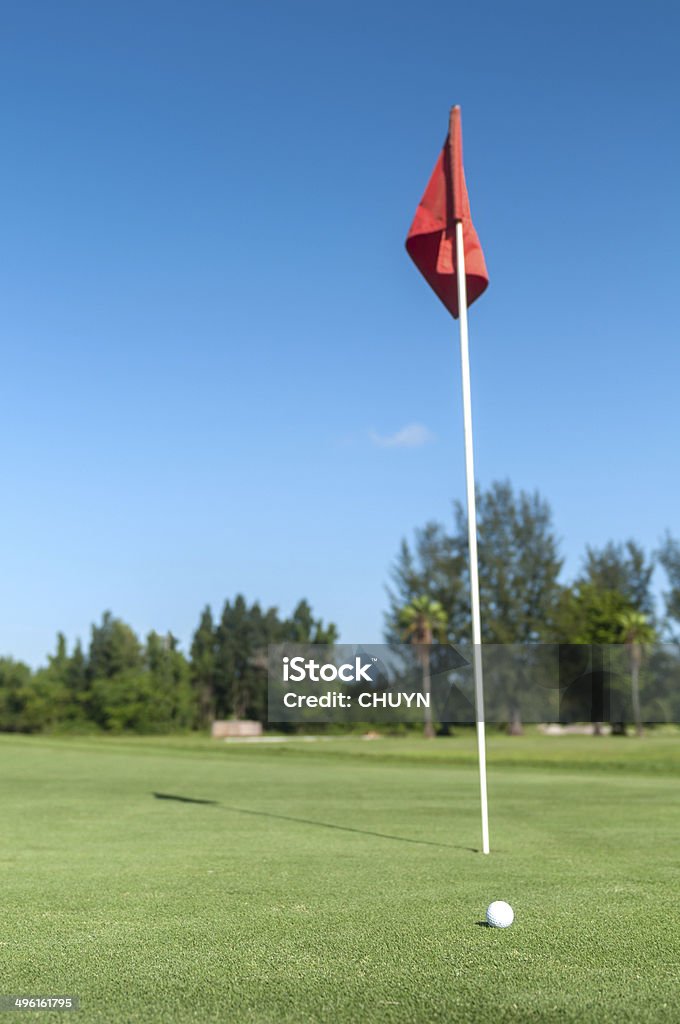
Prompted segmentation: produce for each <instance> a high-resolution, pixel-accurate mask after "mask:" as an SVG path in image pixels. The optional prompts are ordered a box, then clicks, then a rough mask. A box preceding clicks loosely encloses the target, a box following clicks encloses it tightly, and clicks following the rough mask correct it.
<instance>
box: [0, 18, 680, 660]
mask: <svg viewBox="0 0 680 1024" xmlns="http://www.w3.org/2000/svg"><path fill="white" fill-rule="evenodd" d="M0 20H1V26H0V28H1V31H0V49H1V53H0V93H1V95H2V104H1V117H2V122H1V124H2V160H1V161H0V182H1V185H2V200H3V203H2V205H3V210H2V242H1V245H0V253H1V257H0V258H1V260H2V267H1V281H2V285H1V292H2V298H1V303H0V329H1V338H2V342H1V353H2V377H1V379H2V391H1V395H2V400H1V402H0V439H1V440H0V444H1V451H2V454H1V462H0V468H1V479H2V501H1V503H0V653H7V654H12V655H14V656H16V657H20V658H23V659H26V660H28V661H29V662H31V663H33V664H36V663H38V662H40V661H42V659H43V657H44V655H45V653H46V652H47V650H48V649H52V647H53V643H54V636H55V634H56V631H57V630H58V629H62V630H64V631H65V632H66V634H67V636H68V637H69V639H70V640H73V639H74V638H75V637H76V636H81V637H82V638H83V639H84V640H86V639H87V637H88V633H89V625H90V623H91V621H92V620H93V619H95V618H98V617H99V615H100V614H101V612H102V611H103V610H104V609H106V608H110V609H112V610H113V612H114V613H115V614H117V615H120V616H122V617H123V618H125V619H127V620H128V621H129V622H131V624H132V625H133V626H134V627H135V628H136V629H137V630H139V631H140V632H142V633H143V632H145V631H147V630H148V629H150V628H156V629H158V630H166V629H172V630H173V632H175V633H176V634H177V635H178V636H179V637H180V638H181V640H182V641H183V643H185V644H186V643H187V642H188V641H189V639H190V635H191V631H192V629H193V628H194V626H195V624H196V622H197V619H198V615H199V612H200V609H201V608H202V606H203V605H205V604H206V602H211V603H212V604H213V606H214V608H215V609H216V610H217V611H219V609H220V607H221V604H222V602H223V600H224V599H225V598H226V597H231V596H233V595H234V594H236V593H237V592H238V591H242V592H243V593H244V594H245V595H246V596H247V597H248V598H249V599H255V598H259V599H260V600H261V601H262V602H263V603H264V604H266V605H270V604H275V605H278V606H279V607H280V608H281V609H282V611H283V612H288V611H290V610H291V609H292V607H293V605H294V603H295V602H296V601H297V599H298V598H299V597H301V596H306V597H308V598H309V600H310V601H311V602H312V604H313V606H314V608H315V610H316V611H317V612H318V613H320V614H322V615H323V616H324V618H326V619H328V618H332V619H334V620H335V621H337V622H338V623H339V625H340V628H341V634H342V638H343V640H345V641H346V642H348V643H353V642H372V641H375V640H378V639H379V638H380V634H381V628H382V611H383V609H384V605H385V600H384V589H383V588H384V584H385V582H386V578H387V574H388V568H389V565H390V563H391V561H392V559H393V557H394V555H395V552H396V550H397V547H398V544H399V541H400V539H401V537H402V536H404V535H410V534H411V533H412V530H413V528H414V527H416V526H418V525H421V524H423V523H424V522H425V521H427V520H428V519H431V518H436V519H439V520H442V521H448V522H450V521H451V511H450V509H451V501H452V499H454V498H457V497H462V496H463V493H464V491H463V483H464V466H463V441H462V419H461V415H462V414H461V407H460V381H459V368H458V355H457V348H456V346H457V341H456V333H455V325H454V322H453V321H452V320H451V319H450V318H449V317H448V316H447V314H446V313H445V311H444V310H443V308H442V307H440V305H439V303H438V302H437V300H436V299H435V298H434V296H433V295H432V294H431V293H430V292H429V290H428V288H427V286H426V285H425V283H424V282H423V281H422V279H421V278H420V276H419V275H418V273H417V272H416V271H415V269H414V268H413V267H412V265H411V264H410V261H409V260H408V258H407V257H406V255H405V252H404V248H403V243H404V237H405V234H406V231H407V229H408V226H409V223H410V220H411V218H412V215H413V212H414V209H415V206H416V203H417V201H418V199H419V197H420V195H421V192H422V190H423V188H424V185H425V183H426V180H427V177H428V175H429V173H430V170H431V167H432V165H433V163H434V160H435V158H436V155H437V152H438V150H439V148H440V146H441V143H442V141H443V138H444V135H445V133H446V127H447V117H448V110H449V106H450V105H451V104H452V103H454V102H457V103H460V104H461V105H462V108H463V126H464V138H465V159H466V171H467V178H468V185H469V190H470V196H471V202H472V210H473V214H474V218H475V223H476V227H477V230H478V232H479V235H480V237H481V239H482V243H483V246H484V249H485V252H486V257H487V263H488V266H489V270H490V274H491V285H490V287H489V290H488V292H487V293H486V295H485V296H484V297H483V298H482V299H481V300H480V301H479V302H478V303H477V305H476V306H475V307H474V308H473V311H472V313H471V327H470V329H471V344H472V375H473V401H474V409H473V411H474V417H475V429H476V446H477V452H476V455H477V470H478V479H479V482H480V483H481V485H482V486H486V485H488V484H489V483H490V482H491V481H492V480H494V479H498V478H505V477H509V478H510V479H511V480H512V481H513V483H514V484H515V485H516V486H517V487H523V488H529V489H533V488H538V489H539V490H540V491H541V493H542V494H543V495H544V496H545V497H546V498H548V499H549V500H550V502H551V504H552V506H553V509H554V515H555V522H556V527H557V530H558V533H559V534H560V536H561V538H562V545H563V552H564V555H565V556H566V559H567V563H566V573H567V575H568V574H571V573H573V572H574V571H575V570H576V569H577V568H578V565H579V560H580V558H581V555H582V553H583V550H584V547H585V544H586V543H587V542H590V543H593V544H601V543H603V542H605V541H606V540H608V539H609V538H613V539H625V538H627V537H628V536H631V535H632V536H634V537H636V538H638V539H639V540H640V541H641V542H642V543H643V544H645V545H646V546H647V547H653V546H654V545H655V544H656V543H657V541H658V540H659V538H660V536H661V535H662V533H663V532H664V530H665V529H666V528H670V529H671V530H672V531H673V532H675V533H676V534H678V533H680V522H678V508H679V507H680V478H679V476H678V472H677V463H678V455H677V450H678V438H679V437H680V403H678V381H679V380H680V347H679V345H678V341H679V338H678V334H679V331H678V280H679V278H680V256H679V249H678V242H677V239H678V237H679V235H680V230H679V229H680V223H679V220H680V200H679V199H678V194H679V190H678V184H677V181H678V165H679V155H680V136H679V135H678V123H679V115H680V111H679V109H678V107H679V105H680V65H679V64H678V61H677V39H678V33H679V31H680V9H679V8H678V6H677V4H674V3H671V2H667V3H656V2H653V0H647V2H646V3H644V4H641V3H635V4H632V3H598V2H592V0H591V2H589V3H578V2H577V3H571V4H562V5H559V6H558V5H555V4H546V3H545V2H541V3H532V4H522V3H520V4H512V5H508V4H506V3H501V2H498V0H496V2H493V3H491V4H484V5H471V4H456V3H452V2H451V0H447V2H440V0H436V2H430V3H428V4H425V5H423V4H415V3H399V2H389V3H384V2H370V0H368V2H362V3H357V2H348V0H342V2H336V0H324V2H323V3H318V2H311V0H309V2H297V0H285V2H282V0H276V2H275V0H268V2H247V3H246V2H232V3H224V2H211V0H203V2H201V3H198V4H193V3H189V2H188V0H187V2H182V3H177V2H167V0H163V2H160V0H158V2H149V0H141V2H140V0H135V2H134V3H131V2H121V0H119V2H116V3H115V4H114V3H97V4H92V3H89V2H71V0H63V2H60V3H58V4H55V3H51V2H48V0H41V2H36V0H6V2H5V3H3V5H2V12H1V19H0ZM406 428H411V429H406ZM428 438H429V439H428ZM390 439H392V441H394V443H392V444H389V443H386V442H387V441H389V440H390ZM404 440H406V441H408V440H411V441H420V442H422V443H420V444H414V445H412V446H408V445H404V444H403V443H398V442H400V441H401V442H403V441H404ZM660 584H661V585H662V581H660Z"/></svg>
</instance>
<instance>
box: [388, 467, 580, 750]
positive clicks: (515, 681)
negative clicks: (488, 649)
mask: <svg viewBox="0 0 680 1024" xmlns="http://www.w3.org/2000/svg"><path fill="white" fill-rule="evenodd" d="M477 509H478V516H477V530H478V548H479V578H480V605H481V625H482V642H483V643H484V644H487V645H488V644H527V643H536V642H541V641H542V642H550V641H554V640H555V639H556V636H557V632H558V616H559V610H560V597H561V593H562V587H561V585H560V582H559V575H560V571H561V568H562V559H561V558H560V555H559V545H558V542H557V538H556V536H555V534H554V530H553V525H552V513H551V510H550V506H549V505H548V503H547V502H546V501H545V500H544V499H543V498H541V496H540V495H539V494H538V493H534V494H529V493H527V492H524V491H520V492H519V494H516V493H515V492H514V491H513V488H512V486H511V485H510V483H508V482H507V481H505V482H496V483H493V484H492V485H491V487H490V488H489V489H488V490H487V491H481V492H479V493H478V497H477ZM423 594H426V595H428V596H429V597H430V598H431V599H432V600H435V601H439V603H440V604H441V605H442V607H443V608H444V611H445V613H446V617H447V621H448V640H449V642H450V643H452V644H461V643H463V644H464V643H466V642H469V640H470V634H471V621H470V596H469V594H470V591H469V563H468V537H467V516H466V512H465V509H464V508H463V506H462V505H461V503H460V502H458V503H456V505H455V530H454V532H453V533H452V534H451V535H449V534H448V533H447V532H446V530H445V529H444V527H443V526H441V525H439V524H436V523H429V524H428V525H427V526H426V527H425V528H424V529H422V530H419V531H417V533H416V540H415V547H414V549H413V550H412V549H411V547H410V546H409V545H408V543H407V542H406V541H404V542H402V546H401V550H400V552H399V555H398V557H397V560H396V563H395V565H394V567H393V570H392V576H391V586H390V587H389V588H388V598H389V610H388V613H387V623H386V638H387V639H388V641H392V642H394V641H396V640H398V638H399V627H398V623H399V613H400V610H401V608H402V607H403V606H404V605H406V604H409V603H410V602H411V601H412V600H413V599H414V598H416V597H418V596H421V595H423ZM433 661H434V662H435V664H437V661H438V655H437V653H433ZM504 665H505V671H504V673H503V683H504V687H503V689H504V693H505V695H506V696H507V700H506V702H505V703H506V705H507V706H506V709H505V713H506V714H507V717H508V722H509V726H508V729H509V731H510V732H511V733H512V734H519V733H520V732H521V731H522V715H521V706H522V697H523V695H525V694H526V692H527V689H528V683H527V680H526V678H525V673H524V670H523V667H522V660H521V659H519V658H515V659H510V658H509V657H508V656H507V655H506V656H505V659H504ZM499 712H500V709H499Z"/></svg>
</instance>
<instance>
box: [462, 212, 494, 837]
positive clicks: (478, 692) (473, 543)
mask: <svg viewBox="0 0 680 1024" xmlns="http://www.w3.org/2000/svg"><path fill="white" fill-rule="evenodd" d="M456 277H457V279H458V314H459V323H460V367H461V377H462V381H463V424H464V430H465V485H466V492H467V517H468V547H469V551H470V606H471V610H472V650H473V669H474V680H475V718H476V720H477V755H478V760H479V790H480V798H481V808H482V853H488V852H489V807H488V801H487V792H486V735H485V734H486V730H485V724H484V679H483V675H482V627H481V615H480V610H479V566H478V560H477V509H476V499H475V466H474V455H473V447H472V397H471V392H470V351H469V345H468V317H467V282H466V279H465V247H464V245H463V222H462V221H461V220H456Z"/></svg>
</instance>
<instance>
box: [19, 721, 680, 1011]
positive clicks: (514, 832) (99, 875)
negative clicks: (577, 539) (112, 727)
mask: <svg viewBox="0 0 680 1024" xmlns="http://www.w3.org/2000/svg"><path fill="white" fill-rule="evenodd" d="M0 779H1V780H2V781H1V783H0V785H1V791H2V826H1V828H0V868H1V871H2V895H1V900H0V906H1V908H2V909H1V913H0V964H1V968H0V978H1V981H0V995H10V994H14V995H41V996H50V995H60V996H63V995H74V996H77V997H79V999H80V1005H81V1010H80V1012H79V1013H77V1014H76V1015H75V1016H74V1018H73V1019H74V1020H78V1021H80V1022H90V1021H92V1022H102V1024H118V1022H124V1021H125V1022H132V1021H140V1022H164V1024H165V1022H167V1024H173V1022H178V1024H180V1022H185V1021H187V1022H188V1021H196V1022H200V1024H208V1022H212V1021H221V1022H222V1021H235V1022H271V1024H276V1022H279V1021H285V1022H291V1024H303V1022H312V1021H319V1022H327V1021H328V1022H331V1021H332V1022H337V1024H344V1022H347V1024H350V1022H351V1024H355V1022H360V1021H361V1022H363V1021H368V1022H394V1024H401V1022H423V1024H425V1022H428V1024H429V1022H436V1021H441V1022H447V1024H450V1022H456V1021H461V1022H485V1021H489V1022H491V1021H493V1022H494V1024H498V1022H502V1021H517V1022H520V1021H522V1022H527V1021H541V1022H544V1021H545V1022H550V1021H555V1022H557V1021H559V1022H564V1021H574V1022H584V1021H593V1022H594V1021H598V1022H614V1021H636V1022H644V1021H650V1022H651V1021H654V1022H656V1021H669V1022H671V1021H676V1020H677V1019H678V1013H679V1010H678V1002H677V1000H678V977H679V975H680V884H679V879H680V785H679V781H680V734H678V735H672V734H653V735H649V736H646V737H644V738H642V739H640V740H638V739H634V738H617V737H602V738H598V737H550V738H546V737H542V736H538V735H528V736H525V737H521V738H509V737H505V736H500V735H497V736H492V737H491V738H490V741H489V800H490V822H491V850H492V852H491V855H490V856H489V857H483V856H482V855H481V854H480V853H478V852H476V851H477V847H478V844H479V805H478V782H477V775H476V769H475V759H474V737H473V736H472V735H469V734H466V735H460V736H456V737H453V738H450V739H439V740H436V741H431V742H429V743H428V742H426V741H423V740H421V739H419V738H413V739H387V738H385V739H380V740H376V741H374V742H368V741H365V740H361V739H358V738H332V739H322V740H317V741H311V742H304V741H302V740H295V741H292V742H282V743H261V744H259V743H258V744H256V743H253V744H245V743H241V744H231V745H230V744H226V743H216V742H211V741H209V740H206V739H202V738H201V739H199V738H193V737H183V738H158V739H143V738H134V739H132V738H131V739H127V738H120V739H118V738H89V737H87V738H77V739H75V738H73V739H67V738H63V739H62V738H51V737H50V738H48V737H44V738H31V737H18V736H7V735H5V736H2V737H0ZM154 794H155V795H154ZM193 801H205V802H193ZM495 899H502V900H507V901H508V902H509V903H511V904H512V906H513V908H514V911H515V924H514V925H513V926H512V927H511V928H509V929H507V930H497V929H490V928H487V927H484V926H483V925H482V923H481V922H483V919H484V911H485V908H486V906H487V904H488V903H490V902H491V901H492V900H495ZM19 1019H22V1020H37V1021H42V1022H47V1021H50V1020H57V1019H60V1020H62V1021H63V1020H64V1014H63V1013H62V1014H57V1013H52V1012H40V1013H33V1012H25V1013H23V1014H21V1015H20V1016H19ZM69 1019H70V1018H69V1017H68V1016H66V1020H69Z"/></svg>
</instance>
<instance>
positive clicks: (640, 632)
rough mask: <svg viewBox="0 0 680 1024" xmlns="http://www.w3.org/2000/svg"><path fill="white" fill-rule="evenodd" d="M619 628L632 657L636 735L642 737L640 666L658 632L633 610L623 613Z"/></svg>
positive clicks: (640, 613)
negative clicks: (644, 653) (643, 653)
mask: <svg viewBox="0 0 680 1024" xmlns="http://www.w3.org/2000/svg"><path fill="white" fill-rule="evenodd" d="M619 627H620V629H621V633H622V635H623V642H624V644H625V645H626V646H627V648H628V652H629V656H630V682H631V697H632V701H633V719H634V721H635V733H636V735H637V736H642V732H643V730H642V714H641V711H640V666H641V664H642V652H643V647H644V645H645V644H651V643H654V641H655V640H656V630H655V629H654V627H653V626H652V624H651V622H649V620H648V619H647V616H646V615H643V614H642V612H636V611H633V610H631V611H625V612H621V614H620V615H619Z"/></svg>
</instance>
